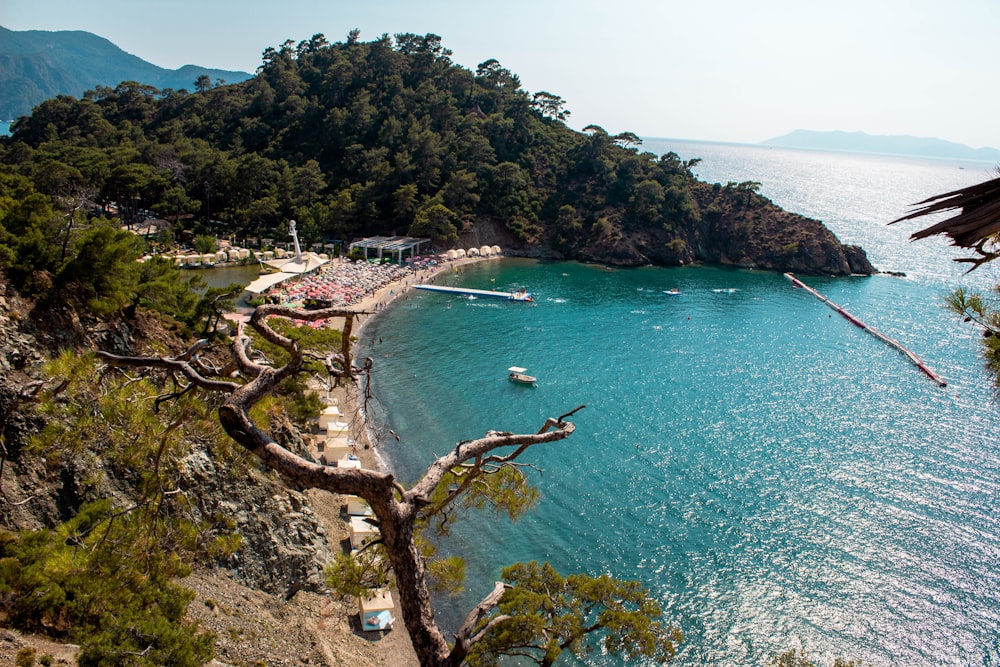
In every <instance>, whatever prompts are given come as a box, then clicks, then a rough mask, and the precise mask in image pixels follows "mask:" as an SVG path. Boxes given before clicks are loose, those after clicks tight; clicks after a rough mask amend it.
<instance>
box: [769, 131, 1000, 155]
mask: <svg viewBox="0 0 1000 667" xmlns="http://www.w3.org/2000/svg"><path fill="white" fill-rule="evenodd" d="M760 145H762V146H776V147H782V148H807V149H812V150H827V151H847V152H851V153H878V154H884V155H911V156H919V157H933V158H952V159H961V160H982V161H990V162H996V161H1000V150H997V149H996V148H990V147H984V148H972V147H970V146H966V145H965V144H960V143H956V142H954V141H946V140H944V139H937V138H934V137H914V136H911V135H906V134H892V135H873V134H867V133H865V132H845V131H843V130H833V131H815V130H801V129H800V130H794V131H792V132H789V133H788V134H785V135H782V136H780V137H774V138H772V139H768V140H766V141H762V142H761V143H760Z"/></svg>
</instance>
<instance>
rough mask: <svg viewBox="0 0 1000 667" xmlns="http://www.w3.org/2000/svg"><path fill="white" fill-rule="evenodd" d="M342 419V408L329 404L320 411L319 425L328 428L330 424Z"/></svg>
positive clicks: (324, 428)
mask: <svg viewBox="0 0 1000 667" xmlns="http://www.w3.org/2000/svg"><path fill="white" fill-rule="evenodd" d="M339 421H340V408H339V407H337V406H336V405H328V406H326V407H325V408H323V412H321V413H319V427H320V428H321V429H323V430H326V429H327V427H329V425H330V424H332V423H334V422H339Z"/></svg>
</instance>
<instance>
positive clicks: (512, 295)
mask: <svg viewBox="0 0 1000 667" xmlns="http://www.w3.org/2000/svg"><path fill="white" fill-rule="evenodd" d="M414 287H415V288H416V289H422V290H427V291H429V292H444V293H446V294H460V295H465V296H485V297H490V298H493V299H506V300H507V301H526V302H528V303H531V302H533V301H534V299H532V298H531V294H529V293H528V292H525V291H524V290H519V291H516V292H492V291H490V290H485V289H472V288H469V287H445V286H444V285H426V284H425V285H414Z"/></svg>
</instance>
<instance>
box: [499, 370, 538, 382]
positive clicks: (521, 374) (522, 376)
mask: <svg viewBox="0 0 1000 667" xmlns="http://www.w3.org/2000/svg"><path fill="white" fill-rule="evenodd" d="M507 370H508V371H509V372H510V375H508V376H507V379H508V380H510V381H511V382H518V383H520V384H535V382H537V380H538V379H537V378H535V377H533V376H531V375H528V374H526V373H525V371H527V370H528V369H527V368H521V367H520V366H511V367H510V368H508V369H507Z"/></svg>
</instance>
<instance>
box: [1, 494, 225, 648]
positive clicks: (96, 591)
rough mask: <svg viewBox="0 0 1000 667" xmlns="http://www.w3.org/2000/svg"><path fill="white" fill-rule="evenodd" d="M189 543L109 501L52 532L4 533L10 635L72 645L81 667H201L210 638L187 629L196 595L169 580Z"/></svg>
mask: <svg viewBox="0 0 1000 667" xmlns="http://www.w3.org/2000/svg"><path fill="white" fill-rule="evenodd" d="M154 524H155V526H156V529H155V530H152V528H153V525H154ZM194 535H195V533H194V532H193V531H192V530H191V527H190V525H189V524H185V522H183V521H177V520H170V519H166V520H165V519H162V518H160V519H157V520H155V521H154V522H152V523H151V516H150V513H149V511H148V508H142V507H140V508H134V509H133V510H132V511H125V512H122V511H114V510H112V508H111V504H110V502H109V501H107V500H104V501H99V502H96V503H91V504H88V505H84V506H83V507H81V509H80V512H79V513H78V514H77V516H76V517H74V518H73V519H71V520H70V521H68V522H66V523H65V524H62V525H61V526H59V527H58V529H56V530H42V531H34V532H22V533H20V534H17V533H11V532H9V531H0V591H2V592H3V595H2V598H0V609H2V611H3V614H4V616H5V617H6V618H7V619H8V622H9V623H11V624H12V625H14V626H15V627H19V628H22V629H25V630H29V631H46V632H49V633H53V632H54V633H56V634H62V635H64V636H65V637H67V638H70V639H72V640H74V641H76V642H78V643H79V644H80V647H81V652H80V657H79V660H78V664H79V665H81V667H83V666H98V665H150V666H153V665H177V666H182V665H183V666H187V665H190V666H192V667H194V666H195V665H201V664H203V663H204V662H205V661H206V660H208V659H209V658H211V656H212V645H213V637H212V635H210V634H206V633H201V632H199V630H198V626H197V624H193V623H188V622H185V621H184V620H183V617H184V612H185V610H186V608H187V605H188V603H189V602H190V601H191V600H192V599H193V598H194V594H193V593H191V592H190V591H187V590H185V589H183V588H181V587H180V586H178V585H177V584H174V583H173V582H172V581H171V579H172V578H174V577H180V576H184V575H186V574H187V573H188V571H189V569H188V564H187V562H188V560H189V557H190V554H192V553H193V549H194V546H195V539H194Z"/></svg>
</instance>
